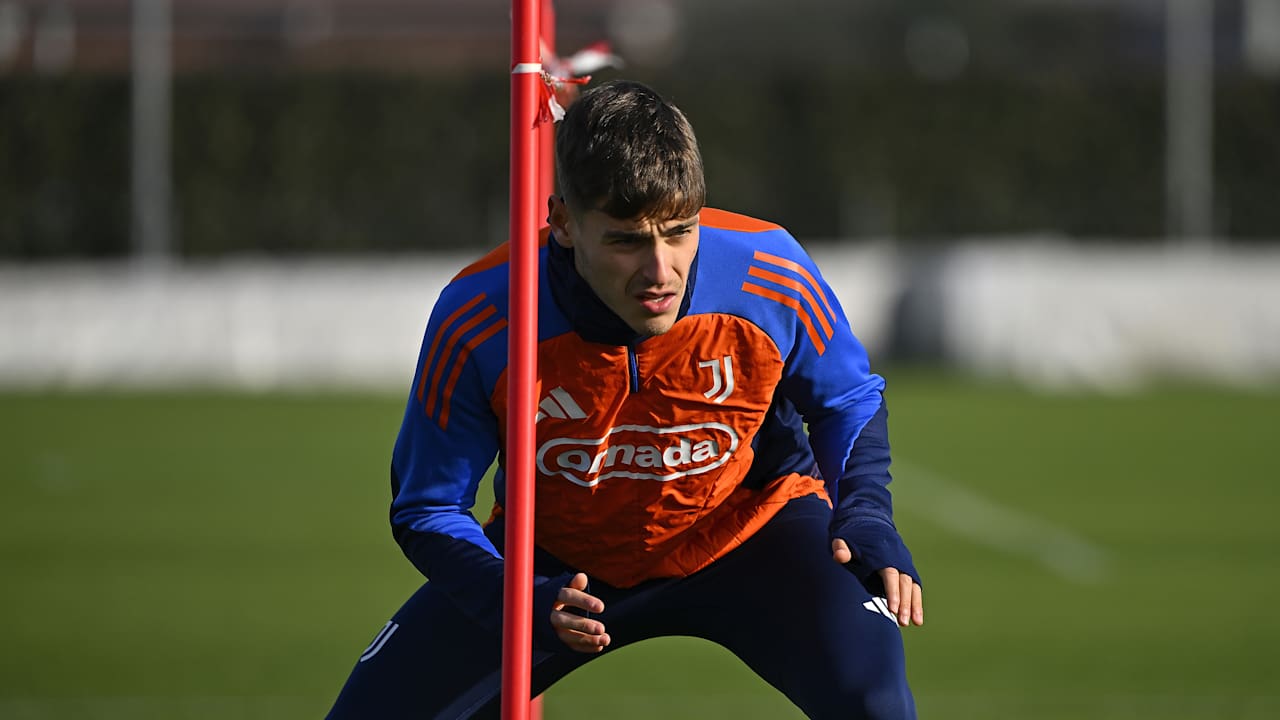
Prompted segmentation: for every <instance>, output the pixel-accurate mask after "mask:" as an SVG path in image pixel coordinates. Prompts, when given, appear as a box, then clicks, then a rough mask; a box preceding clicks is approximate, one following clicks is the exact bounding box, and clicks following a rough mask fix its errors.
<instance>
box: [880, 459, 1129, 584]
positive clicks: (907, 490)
mask: <svg viewBox="0 0 1280 720" xmlns="http://www.w3.org/2000/svg"><path fill="white" fill-rule="evenodd" d="M893 464H894V466H895V468H896V472H895V473H894V474H895V477H896V478H897V480H896V481H895V482H894V483H893V484H891V485H890V487H891V488H892V489H893V491H894V495H896V496H899V497H902V496H907V497H909V498H910V499H909V500H906V501H905V502H904V503H903V505H902V507H904V508H907V509H908V512H909V513H918V514H920V515H923V516H925V517H927V518H928V519H929V520H930V521H931V522H933V523H934V524H935V525H936V526H938V527H940V528H943V529H945V530H950V531H951V532H953V533H955V534H956V535H959V536H961V537H963V538H965V539H967V540H972V541H973V542H976V543H978V544H980V545H983V546H985V547H988V548H991V549H993V550H997V551H999V552H1002V553H1006V554H1010V555H1021V556H1025V557H1030V558H1031V559H1032V560H1035V561H1037V562H1038V563H1040V564H1041V565H1043V566H1044V567H1045V568H1047V569H1049V570H1050V571H1052V572H1053V573H1054V574H1056V575H1058V576H1060V577H1062V578H1065V579H1067V580H1070V581H1072V582H1075V583H1079V584H1084V585H1092V584H1096V583H1098V582H1101V581H1102V580H1103V578H1104V577H1105V576H1106V574H1107V566H1108V564H1109V559H1108V557H1107V553H1106V551H1105V550H1104V549H1103V548H1101V547H1100V546H1098V545H1095V544H1094V543H1092V542H1090V541H1089V540H1087V539H1085V538H1084V537H1081V536H1080V535H1078V534H1077V533H1075V532H1073V531H1071V530H1069V529H1067V528H1064V527H1060V526H1058V525H1055V524H1053V523H1052V522H1050V521H1048V520H1045V519H1043V518H1038V517H1035V516H1034V515H1031V514H1029V513H1025V512H1023V511H1021V510H1018V509H1016V508H1011V507H1007V506H1003V505H1000V504H998V503H996V502H994V501H992V500H989V499H987V498H984V497H982V496H981V495H979V494H977V493H976V492H974V491H972V490H970V489H968V488H966V487H965V486H964V485H962V484H960V483H959V482H957V481H955V480H952V479H950V478H947V477H945V476H943V475H941V474H939V473H936V472H932V471H930V470H927V469H925V468H923V467H921V466H919V465H916V464H914V463H912V462H902V461H900V460H894V463H893Z"/></svg>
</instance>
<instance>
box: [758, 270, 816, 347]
mask: <svg viewBox="0 0 1280 720" xmlns="http://www.w3.org/2000/svg"><path fill="white" fill-rule="evenodd" d="M747 274H748V275H752V276H754V277H758V278H760V279H762V280H768V281H769V282H772V283H776V284H778V285H781V286H783V287H788V288H791V289H792V290H795V291H796V292H798V293H800V295H801V296H802V297H803V298H804V300H805V302H806V303H808V305H809V309H810V310H812V311H813V314H814V315H816V316H817V318H818V323H819V324H820V325H822V334H823V335H826V336H827V339H828V340H830V339H831V336H833V335H835V331H834V330H832V329H831V323H829V322H827V316H826V315H825V314H823V312H822V310H820V309H819V308H818V301H817V300H816V299H814V297H813V293H811V292H809V288H808V286H806V285H805V284H804V283H802V282H800V281H799V280H795V279H792V278H789V277H786V276H785V275H779V274H778V273H775V272H769V271H768V270H765V269H763V268H758V267H756V266H755V265H752V266H751V267H750V268H748V269H747Z"/></svg>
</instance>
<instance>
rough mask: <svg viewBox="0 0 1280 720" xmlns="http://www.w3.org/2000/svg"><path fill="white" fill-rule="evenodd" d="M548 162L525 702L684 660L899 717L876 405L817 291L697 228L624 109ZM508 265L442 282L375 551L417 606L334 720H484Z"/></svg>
mask: <svg viewBox="0 0 1280 720" xmlns="http://www.w3.org/2000/svg"><path fill="white" fill-rule="evenodd" d="M556 140H557V144H556V153H557V158H556V159H557V174H558V180H559V185H560V191H561V192H562V193H563V194H562V196H560V197H553V198H551V199H550V201H549V210H550V218H549V223H550V231H549V233H550V234H549V239H548V241H547V242H546V246H545V247H544V249H543V250H542V255H541V263H542V267H541V286H540V287H541V294H540V297H539V308H538V313H539V331H538V342H539V344H538V368H539V378H540V382H541V385H540V388H541V389H540V394H541V398H540V399H541V402H540V404H539V406H538V407H539V412H538V415H537V424H536V432H537V447H538V450H537V457H536V458H535V460H536V468H537V480H536V505H535V512H536V519H535V541H536V542H535V545H536V548H535V566H536V572H537V573H538V574H537V577H535V581H534V582H535V585H534V627H535V630H534V638H533V643H534V657H533V662H534V667H533V691H534V692H535V693H540V692H542V691H543V690H545V689H546V688H547V687H548V686H550V685H551V684H552V683H554V682H555V681H556V680H558V679H559V678H561V677H563V676H564V675H566V674H567V673H569V672H570V671H572V670H573V669H575V668H577V667H579V666H581V665H583V664H584V663H586V662H589V661H590V660H592V659H593V658H596V657H599V656H600V654H601V653H602V652H608V651H611V650H613V649H615V648H618V647H621V646H624V645H627V644H629V643H632V642H636V641H639V640H644V639H645V638H651V637H658V636H664V635H690V636H696V637H701V638H706V639H708V640H711V641H713V642H716V643H719V644H720V645H723V646H724V647H726V648H728V649H729V650H730V651H731V652H733V653H734V654H736V655H737V656H738V657H739V658H741V659H742V660H743V661H744V662H745V663H746V664H747V665H748V666H749V667H751V668H752V669H753V670H754V671H755V672H756V673H758V674H759V675H760V676H761V677H762V678H764V679H765V680H766V681H768V682H769V683H770V684H772V685H773V686H774V687H776V688H778V689H779V690H780V691H782V692H783V693H784V694H786V696H787V697H788V698H790V699H791V700H792V701H793V702H794V703H795V704H796V705H797V706H798V707H800V709H801V710H803V711H804V712H805V713H806V714H807V715H808V716H810V717H814V718H841V719H847V718H910V717H914V716H915V707H914V703H913V700H912V697H911V693H910V690H909V689H908V687H907V681H906V668H905V661H904V657H903V649H902V638H901V631H900V628H899V626H907V625H911V624H915V625H920V624H922V623H923V622H924V614H923V607H922V605H921V597H920V585H919V576H918V575H917V574H916V570H915V568H914V567H913V565H912V561H911V555H910V553H909V552H908V551H907V548H906V547H905V545H904V544H903V542H902V540H901V538H900V537H899V535H898V532H897V530H896V528H895V527H894V524H893V513H892V506H891V502H890V496H889V491H888V489H887V487H886V486H887V485H888V483H889V479H890V478H889V471H888V468H889V443H888V431H887V424H886V414H887V411H886V409H885V404H884V399H883V397H882V394H881V391H882V389H883V387H884V381H883V380H881V378H880V377H878V376H876V375H874V374H872V373H871V372H870V370H869V367H868V363H867V357H866V353H865V352H864V350H863V348H862V346H861V345H860V344H859V343H858V341H857V339H855V338H854V336H853V333H852V331H851V330H850V328H849V325H848V322H847V321H846V320H845V318H844V315H843V313H842V311H841V309H840V306H839V304H838V303H837V301H836V298H835V296H834V294H833V293H832V292H831V289H830V288H829V287H828V286H827V284H826V282H825V281H823V279H822V277H821V275H820V274H819V272H818V269H817V268H816V267H815V266H814V264H813V262H812V261H811V260H810V258H809V257H808V255H806V254H805V252H804V251H803V250H802V249H801V248H800V246H799V245H798V244H797V243H796V242H795V240H794V239H792V238H791V236H790V235H789V234H787V232H786V231H785V230H783V229H782V228H780V227H778V226H776V225H773V224H771V223H767V222H763V221H760V220H754V219H751V218H748V217H744V216H741V215H735V214H731V213H727V212H722V211H718V210H711V209H708V208H704V207H703V201H704V198H705V195H706V191H705V186H704V181H703V171H702V160H701V156H700V154H699V151H698V146H697V142H696V140H695V139H694V135H693V130H692V128H691V127H690V126H689V124H688V121H687V120H686V119H685V117H684V115H683V114H682V113H681V112H680V111H679V110H678V109H677V108H676V107H675V106H673V105H671V104H670V103H668V102H666V101H665V100H663V99H662V98H660V97H659V96H658V95H657V94H655V93H654V92H653V91H652V90H650V89H648V88H647V87H644V86H643V85H640V84H637V83H632V82H612V83H608V84H604V85H601V86H599V87H597V88H594V89H592V90H590V91H589V92H587V93H585V94H584V95H583V96H582V97H581V98H580V99H579V100H578V101H577V102H576V103H575V104H574V105H572V106H571V107H570V109H569V111H568V114H567V115H566V117H565V119H564V120H563V122H562V124H561V125H560V127H559V129H558V131H557V137H556ZM506 257H507V255H506V248H505V247H503V248H500V249H499V250H497V251H495V252H493V253H491V254H490V255H489V256H487V257H486V258H484V259H482V260H480V261H479V262H477V263H476V264H474V265H472V266H470V267H469V268H467V269H465V270H463V271H462V273H460V274H459V275H458V276H457V277H456V278H454V280H453V281H452V282H451V283H450V285H449V286H448V287H447V288H445V290H444V291H443V293H442V294H441V296H440V299H439V300H438V302H437V304H436V307H435V309H434V311H433V313H432V315H431V320H430V322H429V324H428V326H427V332H426V336H425V338H424V341H423V345H422V353H421V355H420V357H419V359H418V371H417V375H416V377H415V378H414V383H413V390H412V393H411V396H410V398H409V403H408V407H407V409H406V411H405V416H404V424H403V425H402V427H401V430H400V435H399V438H398V440H397V442H396V447H395V451H394V454H393V457H392V464H391V486H392V494H393V501H392V504H391V524H392V527H393V529H394V534H395V537H396V540H397V541H398V542H399V543H400V545H401V547H402V548H403V549H404V552H405V554H406V555H407V556H408V557H409V559H410V560H411V561H412V562H413V563H414V565H416V566H417V567H418V569H419V570H421V571H422V573H423V574H424V575H426V576H427V578H429V582H427V583H426V584H424V585H423V586H422V588H421V589H420V590H419V591H418V592H417V593H416V594H414V595H413V597H411V598H410V599H409V600H408V602H407V603H406V604H405V605H404V606H403V607H402V608H401V609H400V611H399V612H398V613H397V614H396V615H395V617H393V618H392V619H391V621H390V622H388V623H387V624H386V625H385V626H384V628H383V630H382V632H380V633H379V634H378V635H377V637H376V638H375V639H374V641H373V643H371V644H370V645H369V647H368V649H366V650H365V652H364V653H363V654H362V655H361V656H360V660H359V662H357V663H356V667H355V669H354V671H353V672H352V674H351V677H350V679H349V680H348V681H347V684H346V686H345V687H344V688H343V690H342V693H341V694H340V696H339V697H338V700H337V703H336V704H335V706H334V708H333V711H332V712H331V714H330V717H331V718H335V719H337V718H400V717H404V718H450V719H451V718H471V717H496V716H497V713H498V709H499V707H500V704H499V699H498V695H499V679H500V675H501V673H500V654H501V627H502V573H503V565H502V559H501V557H502V541H503V514H502V510H503V507H502V504H503V499H504V497H505V494H504V490H505V476H504V474H503V469H502V466H503V456H502V449H503V432H504V428H505V423H506V397H507V393H506V383H507V378H506V373H505V370H506V347H507V343H506V332H505V330H506V326H507V322H506V319H505V312H506V308H507V277H508V274H507V273H508V270H507V266H506ZM806 424H807V426H808V432H807V435H806V432H805V425H806ZM495 455H496V456H497V457H498V470H497V474H496V476H495V479H494V483H495V488H494V489H495V495H496V498H497V506H496V507H495V508H494V509H493V513H492V517H491V518H490V521H489V522H488V523H487V524H486V525H485V526H484V527H481V525H480V524H479V523H477V522H476V520H475V519H474V518H473V516H472V515H471V514H470V512H469V511H470V509H471V507H472V505H473V504H474V501H475V495H476V488H477V486H478V485H479V483H480V481H481V479H482V477H483V476H484V475H485V473H486V472H487V470H488V469H489V467H490V465H491V463H492V461H493V459H494V457H495ZM833 505H834V510H833Z"/></svg>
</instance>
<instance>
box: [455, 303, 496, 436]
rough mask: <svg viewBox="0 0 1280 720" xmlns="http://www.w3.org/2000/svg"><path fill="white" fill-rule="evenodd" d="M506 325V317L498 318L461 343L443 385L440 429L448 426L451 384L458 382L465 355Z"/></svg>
mask: <svg viewBox="0 0 1280 720" xmlns="http://www.w3.org/2000/svg"><path fill="white" fill-rule="evenodd" d="M506 326H507V319H506V318H498V321H497V322H495V323H493V324H492V325H490V326H489V327H487V328H485V329H484V331H483V332H480V333H478V334H477V335H476V336H475V337H473V338H471V339H470V340H468V341H467V342H466V343H464V344H463V346H462V352H460V353H458V360H457V362H455V363H454V364H453V370H451V371H450V372H449V379H448V381H446V382H445V385H444V408H443V409H442V410H441V411H440V427H441V428H442V429H443V428H447V427H448V426H449V404H450V402H451V401H452V400H453V386H454V385H456V384H457V383H458V376H459V375H461V374H462V366H463V365H465V364H466V363H467V357H469V356H470V355H471V351H472V350H474V349H476V348H477V347H480V345H481V344H482V343H484V341H485V340H488V339H489V338H491V337H493V336H494V335H496V334H497V333H498V332H500V331H501V330H502V329H503V328H505V327H506Z"/></svg>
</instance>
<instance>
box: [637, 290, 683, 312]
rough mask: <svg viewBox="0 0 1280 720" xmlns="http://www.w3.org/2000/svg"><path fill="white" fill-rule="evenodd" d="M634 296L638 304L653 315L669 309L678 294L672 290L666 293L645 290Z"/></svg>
mask: <svg viewBox="0 0 1280 720" xmlns="http://www.w3.org/2000/svg"><path fill="white" fill-rule="evenodd" d="M635 297H636V299H637V300H639V301H640V304H641V305H643V306H644V309H645V310H648V311H649V312H650V313H652V314H654V315H661V314H663V313H665V312H667V311H669V310H671V307H672V306H673V305H675V302H676V298H677V297H679V296H678V295H677V294H676V293H673V292H668V293H653V292H646V293H640V294H638V295H636V296H635Z"/></svg>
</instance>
